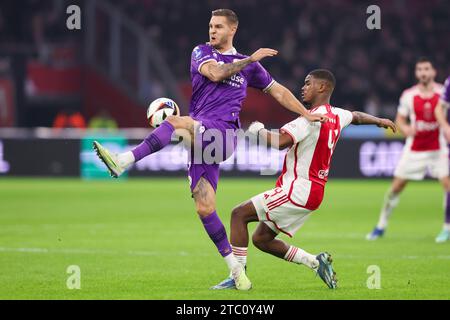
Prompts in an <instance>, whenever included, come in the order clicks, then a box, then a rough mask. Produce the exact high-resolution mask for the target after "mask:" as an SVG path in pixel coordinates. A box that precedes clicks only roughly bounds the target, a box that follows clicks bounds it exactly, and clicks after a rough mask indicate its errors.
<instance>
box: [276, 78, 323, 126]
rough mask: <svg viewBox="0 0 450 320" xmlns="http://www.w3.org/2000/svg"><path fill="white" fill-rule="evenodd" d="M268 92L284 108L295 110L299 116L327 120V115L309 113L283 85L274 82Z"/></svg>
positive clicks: (311, 119) (310, 119) (314, 119)
mask: <svg viewBox="0 0 450 320" xmlns="http://www.w3.org/2000/svg"><path fill="white" fill-rule="evenodd" d="M268 93H269V94H270V95H271V96H272V97H274V98H275V100H277V101H278V103H279V104H281V105H282V106H283V107H285V108H286V109H288V110H290V111H292V112H295V113H297V114H299V115H301V116H304V117H305V118H306V119H307V120H308V121H311V122H314V121H321V122H324V121H326V120H327V117H326V116H324V115H321V114H311V113H309V111H308V110H307V109H306V108H305V106H304V105H303V104H302V103H301V102H300V101H299V100H298V99H297V98H296V97H295V96H294V94H293V93H292V92H291V91H290V90H289V89H288V88H286V87H285V86H283V85H281V84H279V83H274V84H273V86H272V87H271V88H270V89H269V91H268Z"/></svg>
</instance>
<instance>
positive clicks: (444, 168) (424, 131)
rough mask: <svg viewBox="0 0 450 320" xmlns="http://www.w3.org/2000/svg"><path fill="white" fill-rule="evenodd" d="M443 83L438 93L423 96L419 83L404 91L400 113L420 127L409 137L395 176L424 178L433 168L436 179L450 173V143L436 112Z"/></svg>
mask: <svg viewBox="0 0 450 320" xmlns="http://www.w3.org/2000/svg"><path fill="white" fill-rule="evenodd" d="M442 91H443V86H442V85H440V84H436V85H435V87H434V93H433V94H432V95H429V96H423V94H422V93H421V92H420V90H419V87H418V86H413V87H412V88H410V89H407V90H405V91H404V92H403V94H402V96H401V98H400V105H399V107H398V113H399V114H400V115H402V116H404V117H407V118H408V117H409V119H410V123H411V126H413V127H414V128H415V130H416V135H415V136H414V137H408V138H407V139H406V144H405V147H404V149H403V153H402V156H401V158H400V161H399V163H398V165H397V168H396V169H395V172H394V176H395V177H398V178H401V179H405V180H422V179H423V178H424V177H425V174H426V173H427V170H429V173H430V175H431V176H432V177H433V178H437V179H441V178H444V177H447V176H448V174H449V160H448V146H447V142H446V140H445V137H444V135H443V132H442V130H441V128H440V126H439V123H438V122H437V120H436V117H435V115H434V110H435V108H436V106H437V103H438V101H439V97H440V95H441V94H442Z"/></svg>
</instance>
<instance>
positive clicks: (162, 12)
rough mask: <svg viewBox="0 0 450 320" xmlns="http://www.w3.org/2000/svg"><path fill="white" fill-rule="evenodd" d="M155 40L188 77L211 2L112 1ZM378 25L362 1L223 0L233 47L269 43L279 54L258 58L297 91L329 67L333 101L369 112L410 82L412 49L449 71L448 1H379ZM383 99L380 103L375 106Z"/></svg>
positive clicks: (247, 50) (441, 71) (390, 102)
mask: <svg viewBox="0 0 450 320" xmlns="http://www.w3.org/2000/svg"><path fill="white" fill-rule="evenodd" d="M113 2H114V3H116V4H117V5H119V6H121V7H122V8H123V11H124V12H126V13H127V14H128V15H130V16H131V17H133V20H135V21H138V22H139V23H140V24H142V25H144V26H145V27H146V29H147V31H148V33H149V34H150V35H151V36H152V37H154V38H155V39H156V40H157V43H159V44H160V45H161V46H162V49H163V50H164V54H165V56H166V57H168V59H169V61H170V63H171V64H172V65H173V68H174V71H175V72H176V74H177V76H178V77H179V78H180V79H185V80H187V79H188V77H189V73H188V71H189V68H188V66H189V59H190V55H189V54H188V52H189V53H190V52H191V50H192V48H193V46H194V45H195V44H197V43H202V42H205V41H207V39H208V38H207V37H208V33H207V32H208V21H209V14H210V11H211V10H213V9H215V8H217V6H218V4H217V1H208V2H207V4H206V5H205V2H204V1H183V0H171V1H164V0H131V1H122V0H114V1H113ZM377 3H378V4H379V6H380V7H381V8H382V9H381V13H382V30H381V31H369V30H368V29H367V28H366V19H367V17H368V14H366V8H367V6H368V5H369V4H370V3H369V2H364V1H358V2H357V1H349V0H319V1H306V0H285V1H270V0H262V1H261V0H246V1H239V0H226V1H220V5H219V6H221V7H226V8H232V9H233V10H234V11H235V12H236V13H237V14H238V16H239V19H240V26H239V30H238V33H237V37H236V43H235V46H236V47H237V49H238V51H240V52H241V53H244V54H251V53H252V52H253V51H255V50H256V49H258V48H260V47H273V48H276V49H278V50H279V51H280V57H279V58H276V59H266V60H265V61H263V64H264V65H265V66H266V67H267V68H268V70H269V71H270V72H271V74H272V75H273V76H274V77H275V78H276V79H277V80H278V81H280V82H282V83H284V84H286V85H287V86H288V87H289V88H291V89H293V90H297V91H298V87H299V82H303V78H304V77H305V75H306V74H307V72H308V71H310V70H311V69H314V68H317V67H323V68H329V69H331V70H333V71H334V72H335V74H336V77H337V81H338V88H337V90H336V93H335V98H334V99H335V101H336V102H337V103H338V104H340V105H345V106H348V107H349V106H354V107H356V108H358V109H362V108H364V107H365V108H366V109H367V108H370V109H371V112H373V113H388V114H389V113H391V112H390V111H389V109H392V106H393V105H396V104H397V101H398V98H399V95H400V93H401V92H402V90H403V89H404V88H406V87H407V86H410V85H411V84H412V83H413V81H414V73H413V69H412V68H413V66H414V62H415V60H416V59H417V58H418V56H419V55H426V56H430V57H431V58H432V59H433V60H434V61H435V64H436V66H437V69H438V74H439V78H438V79H439V80H442V79H444V77H445V76H446V75H447V74H449V73H450V61H449V59H448V57H450V42H449V41H448V36H449V34H450V23H449V21H448V19H449V13H450V1H446V0H430V1H421V0H395V1H392V0H384V1H377ZM381 106H386V107H387V110H379V107H381Z"/></svg>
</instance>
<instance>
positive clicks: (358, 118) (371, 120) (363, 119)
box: [351, 111, 397, 132]
mask: <svg viewBox="0 0 450 320" xmlns="http://www.w3.org/2000/svg"><path fill="white" fill-rule="evenodd" d="M352 115H353V120H352V122H351V123H352V124H355V125H362V124H374V125H376V126H378V127H380V128H385V129H391V130H392V131H393V132H396V131H397V127H396V125H395V124H394V123H393V122H392V121H391V120H389V119H382V118H378V117H375V116H372V115H370V114H367V113H364V112H360V111H353V112H352Z"/></svg>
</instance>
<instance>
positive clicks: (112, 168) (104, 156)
mask: <svg viewBox="0 0 450 320" xmlns="http://www.w3.org/2000/svg"><path fill="white" fill-rule="evenodd" d="M92 146H93V148H94V150H95V152H96V153H97V156H98V157H99V158H100V160H102V162H103V163H104V164H105V165H106V167H107V168H108V171H109V174H110V175H111V177H113V178H118V177H119V176H120V175H121V174H122V173H123V172H124V171H125V168H123V167H122V166H121V165H120V164H119V161H118V159H117V155H115V154H113V153H111V152H109V151H108V149H106V148H105V147H103V146H102V145H101V144H100V143H98V142H97V141H94V142H93V143H92Z"/></svg>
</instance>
